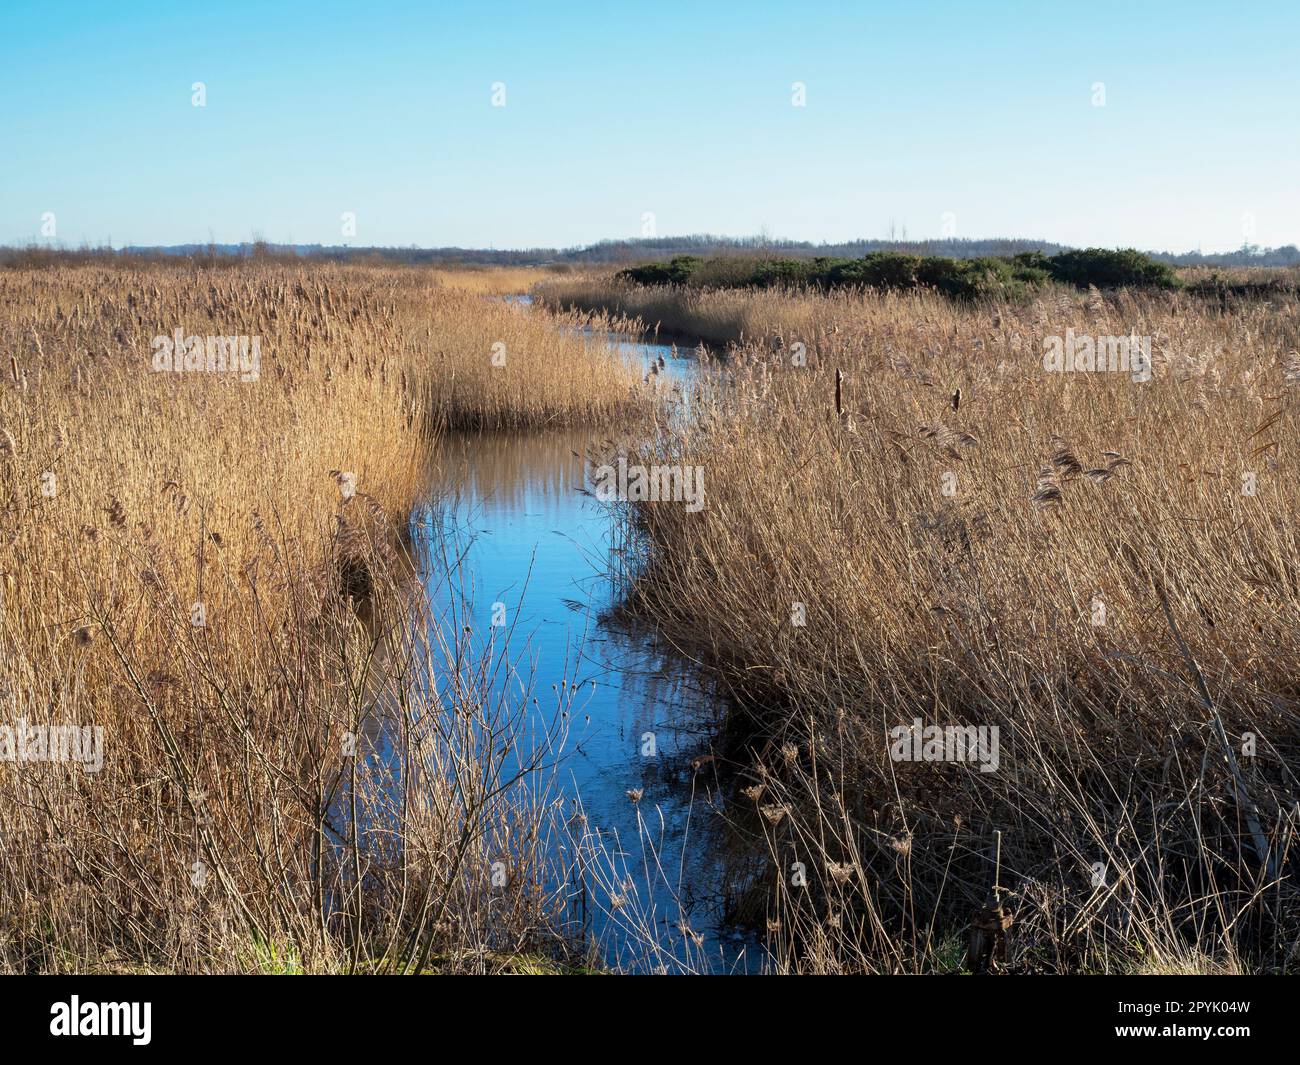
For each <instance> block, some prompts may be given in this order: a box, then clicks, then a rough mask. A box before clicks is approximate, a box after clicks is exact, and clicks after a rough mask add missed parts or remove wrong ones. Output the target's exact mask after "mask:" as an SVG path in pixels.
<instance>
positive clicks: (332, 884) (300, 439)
mask: <svg viewBox="0 0 1300 1065" xmlns="http://www.w3.org/2000/svg"><path fill="white" fill-rule="evenodd" d="M0 300H2V301H3V304H4V306H5V313H4V315H3V318H2V319H0V336H2V337H3V341H4V346H3V349H2V350H3V351H4V352H5V354H6V356H7V357H6V359H5V363H6V364H5V366H4V367H3V383H2V384H0V541H2V542H3V549H2V550H0V571H2V572H0V594H2V599H0V646H2V647H3V650H4V653H3V656H0V725H3V726H6V727H7V728H8V729H10V730H12V731H11V732H10V734H9V735H10V736H11V737H13V736H16V735H17V734H18V733H19V732H20V731H23V730H26V731H25V732H24V735H23V743H24V748H25V753H26V755H27V757H26V758H24V757H23V756H22V754H21V753H20V752H19V751H18V749H17V748H16V747H15V746H13V743H14V740H13V739H12V738H11V740H10V743H11V746H10V747H9V748H8V749H7V750H6V748H5V745H4V736H3V734H0V756H4V760H0V826H3V833H4V847H3V848H2V849H0V914H3V917H0V969H3V970H8V971H28V972H31V971H83V972H84V971H89V970H115V971H116V970H123V969H125V970H165V971H182V972H196V971H202V972H213V971H219V972H220V971H249V970H262V971H265V970H271V971H304V970H305V971H375V970H381V971H389V972H401V971H415V970H424V969H429V968H435V967H436V968H439V969H442V970H451V971H459V970H467V971H485V970H489V969H492V968H495V967H499V966H500V964H502V963H501V962H500V961H499V959H500V958H502V957H510V956H514V955H517V954H518V953H519V952H526V951H531V950H538V951H541V952H545V953H552V954H555V953H561V952H562V951H563V949H564V944H563V943H562V942H561V941H560V940H559V939H558V938H557V937H556V935H555V932H554V930H555V928H556V927H557V923H556V919H557V912H556V907H558V906H559V902H558V901H557V899H556V897H555V895H554V893H553V892H552V891H551V890H550V889H547V888H545V887H543V886H542V885H544V884H550V883H554V882H555V881H556V878H555V877H554V876H551V875H550V874H548V873H547V872H546V871H545V870H544V868H543V866H544V865H545V863H547V862H550V861H552V860H553V858H554V854H555V848H554V847H553V846H551V845H550V844H549V843H548V842H547V841H548V839H549V832H550V831H551V827H550V817H551V814H550V811H551V808H552V800H551V796H550V791H549V786H550V785H549V780H550V777H549V776H548V775H547V773H546V769H545V759H544V757H543V754H544V752H545V751H546V750H547V749H548V744H547V743H545V742H543V743H540V744H538V745H537V748H536V750H537V751H538V752H542V753H534V751H533V747H532V743H533V741H532V740H528V738H527V737H525V736H524V735H523V734H522V731H521V725H520V722H521V720H522V719H521V717H520V715H521V714H522V713H523V707H522V706H517V705H514V704H513V703H506V702H504V701H502V700H501V699H499V698H497V697H494V696H493V695H492V692H493V691H496V690H499V689H498V688H494V687H493V686H492V683H491V681H490V679H489V678H491V677H492V676H493V675H494V674H497V673H499V672H500V671H501V670H503V669H510V668H512V666H511V664H510V663H509V662H508V661H505V660H503V659H502V658H501V656H500V655H497V656H496V657H493V658H490V659H484V658H482V657H480V656H475V655H473V654H471V653H470V652H469V650H468V646H469V642H468V640H469V638H468V636H467V635H465V634H464V633H462V632H461V630H460V627H459V626H454V627H453V626H451V625H449V624H447V623H446V620H445V619H443V618H438V617H431V616H430V608H429V605H428V603H429V600H428V599H427V598H426V597H425V595H424V594H423V591H422V590H421V588H420V585H419V583H418V582H416V581H414V580H413V579H412V575H411V564H410V554H409V551H408V542H409V537H408V534H407V520H408V516H409V514H410V513H411V510H412V507H413V506H414V504H415V502H416V501H417V499H418V498H419V497H420V496H421V495H422V493H424V491H425V486H426V485H427V484H428V477H429V475H428V470H427V464H428V463H429V461H430V456H431V449H432V446H433V443H434V441H435V438H436V435H437V433H438V432H440V431H442V430H444V429H445V428H447V427H449V426H462V425H475V426H486V427H494V428H495V427H506V426H522V425H529V424H534V423H546V424H552V423H556V422H558V423H561V424H574V425H579V424H584V423H588V422H602V421H605V420H608V419H612V418H614V417H617V416H618V415H619V414H620V412H625V411H627V410H630V409H634V408H635V407H636V406H637V405H638V404H641V403H643V402H644V400H643V399H642V398H641V397H640V396H639V394H637V395H634V394H633V388H634V383H635V375H633V376H632V381H629V379H628V373H627V372H626V371H625V370H624V368H623V365H622V363H621V361H620V360H619V359H618V358H617V356H616V355H614V354H613V353H612V352H611V351H609V350H608V349H606V348H604V347H603V346H600V345H594V344H591V343H589V342H587V341H586V340H585V339H584V338H582V337H581V336H580V335H578V334H576V333H574V332H572V331H570V332H563V331H560V332H558V333H557V332H556V331H555V330H554V329H552V328H551V327H550V326H549V325H548V324H547V323H546V322H545V321H543V320H542V319H541V316H540V315H539V316H537V317H535V318H531V319H530V318H529V317H527V316H525V315H523V314H521V313H519V312H518V311H517V310H515V309H514V308H512V307H510V306H509V305H507V304H505V303H503V302H500V301H490V300H485V299H483V298H481V297H479V296H476V295H472V294H466V293H463V292H456V291H451V290H449V289H448V288H447V287H446V286H445V285H440V284H439V283H438V282H437V281H436V280H435V279H433V278H430V277H428V276H426V275H425V274H424V273H422V272H421V271H418V270H411V269H380V268H369V267H329V268H324V267H314V268H312V269H311V270H310V271H304V270H302V269H299V268H296V267H284V266H281V265H276V264H256V263H254V264H246V265H243V266H240V267H232V268H230V269H227V270H222V271H220V272H209V271H199V270H196V269H195V268H193V267H192V266H186V265H183V264H177V265H172V264H155V265H150V266H147V267H140V268H138V269H133V270H122V269H120V268H112V269H105V268H101V267H97V266H84V267H73V268H68V267H56V268H53V269H40V270H21V269H20V270H9V271H4V272H0ZM174 330H180V331H181V334H182V336H183V337H184V336H189V335H195V336H199V337H206V336H208V335H213V336H218V337H228V336H236V337H238V336H243V337H246V338H251V337H256V338H258V349H257V350H258V352H259V356H260V357H259V359H258V365H257V366H256V368H255V370H254V368H253V367H252V366H251V365H249V360H248V359H247V358H246V359H245V362H244V364H243V366H244V368H243V370H242V371H241V370H239V369H238V366H239V363H238V361H236V367H237V369H235V370H231V369H229V368H227V369H226V370H217V369H215V366H214V368H213V369H211V370H210V369H209V368H208V365H207V363H206V361H205V360H206V351H205V356H204V358H203V359H200V360H199V363H200V366H201V368H199V366H196V367H193V368H191V369H190V370H188V371H187V372H179V373H178V372H175V371H174V370H161V371H160V370H156V369H155V364H154V359H155V357H156V356H157V355H158V353H159V351H160V350H161V346H160V345H158V344H156V343H155V338H156V337H159V336H161V337H170V336H172V335H173V331H174ZM498 340H500V341H503V342H504V343H506V344H507V351H508V358H507V361H506V364H505V366H501V367H498V366H494V365H493V364H492V362H491V355H492V344H493V343H494V342H496V341H498ZM234 350H235V351H238V345H237V344H236V345H235V348H234ZM246 351H249V348H246ZM250 353H251V352H250ZM225 354H226V352H225V351H224V349H218V352H217V360H218V362H219V361H220V359H221V358H224V356H225ZM250 371H251V372H250ZM429 579H432V578H429ZM502 687H504V686H502ZM46 726H58V727H68V726H76V727H78V728H79V729H82V730H85V731H83V732H81V733H79V734H78V735H79V737H81V738H79V739H78V741H77V742H78V743H81V742H82V740H83V739H84V742H85V748H84V750H82V749H81V748H76V749H74V750H73V751H72V753H73V755H74V756H75V755H76V754H77V752H78V751H79V750H81V751H82V753H85V754H86V755H87V757H86V758H85V759H84V760H82V761H78V759H77V757H73V758H71V759H69V758H67V757H58V758H56V757H52V754H53V752H52V751H50V750H49V749H45V750H40V749H38V747H37V746H36V737H37V735H38V734H39V735H42V736H44V735H46V734H45V733H43V732H39V729H42V728H44V727H46ZM32 729H37V730H38V731H37V732H32V731H31V730H32ZM95 729H100V730H102V732H101V733H100V739H99V742H98V743H97V744H96V743H94V741H93V737H94V735H95V733H94V731H93V730H95ZM50 735H53V734H50ZM64 735H65V736H68V734H66V733H65V734H64ZM29 737H30V738H31V741H32V742H31V743H27V739H28V738H29ZM68 742H69V743H71V742H72V741H71V739H69V740H68ZM92 746H95V747H96V748H97V749H98V753H99V756H100V758H99V759H98V760H99V762H100V764H99V765H93V764H92V759H91V757H90V755H91V748H92ZM68 753H69V752H68V751H67V750H64V751H63V754H64V755H67V754H68Z"/></svg>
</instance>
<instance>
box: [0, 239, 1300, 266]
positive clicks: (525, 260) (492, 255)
mask: <svg viewBox="0 0 1300 1065" xmlns="http://www.w3.org/2000/svg"><path fill="white" fill-rule="evenodd" d="M1068 250H1070V249H1068V248H1067V247H1066V246H1065V245H1062V244H1053V243H1051V242H1049V241H1043V240H1018V239H1002V238H989V239H959V238H951V239H946V240H922V241H906V240H851V241H844V242H842V243H836V244H813V243H811V242H809V241H797V240H770V239H768V238H765V237H742V238H735V237H719V236H712V235H709V234H696V235H692V236H684V237H640V238H634V239H627V240H604V241H600V242H599V243H596V244H587V245H584V246H581V247H575V248H516V249H508V250H500V251H498V250H496V249H489V248H448V247H444V248H416V247H407V248H392V247H389V248H379V247H360V248H359V247H351V246H347V245H323V244H274V243H270V242H268V241H247V242H244V243H240V244H216V243H208V244H173V245H167V246H143V245H132V246H128V247H126V248H122V249H113V248H91V247H82V248H79V249H75V250H74V249H63V248H53V247H51V246H49V245H29V246H27V247H11V248H0V264H2V265H11V266H12V265H24V264H26V265H31V264H35V263H38V262H54V261H59V262H73V261H101V262H102V261H107V260H115V259H127V260H133V261H134V260H149V261H156V260H162V259H174V258H184V259H190V260H197V261H200V262H203V261H206V262H209V263H216V262H217V261H218V260H241V259H258V258H262V259H275V260H292V259H308V260H322V261H327V262H344V261H348V262H352V261H361V262H383V263H405V264H411V265H436V266H554V267H557V268H563V267H564V266H566V265H568V266H575V267H576V266H606V265H620V264H622V265H627V264H632V263H645V262H667V261H669V260H671V259H675V258H678V257H680V256H683V255H689V256H697V257H701V258H727V257H739V258H745V259H752V258H753V257H755V256H761V257H764V258H769V259H806V260H815V259H860V258H862V257H864V256H867V255H871V254H873V253H876V252H893V253H896V254H900V255H911V256H917V257H920V258H945V259H1003V260H1009V259H1013V258H1014V257H1016V256H1018V255H1021V254H1024V253H1029V252H1037V253H1039V254H1040V255H1042V256H1044V257H1053V256H1056V255H1058V254H1060V253H1062V252H1065V251H1068ZM1149 258H1151V259H1153V260H1156V261H1158V262H1162V263H1168V264H1171V265H1175V266H1296V265H1300V250H1298V249H1297V248H1296V247H1295V246H1294V245H1287V246H1286V247H1282V248H1255V247H1251V246H1247V247H1244V248H1242V249H1240V250H1239V251H1234V252H1226V253H1223V254H1217V255H1202V254H1200V253H1199V252H1189V253H1185V254H1175V253H1172V252H1152V253H1149Z"/></svg>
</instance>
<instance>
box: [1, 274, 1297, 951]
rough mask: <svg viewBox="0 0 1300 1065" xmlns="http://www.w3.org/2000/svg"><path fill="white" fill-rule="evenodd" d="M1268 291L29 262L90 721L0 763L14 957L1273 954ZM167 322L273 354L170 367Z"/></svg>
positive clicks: (55, 540) (16, 398)
mask: <svg viewBox="0 0 1300 1065" xmlns="http://www.w3.org/2000/svg"><path fill="white" fill-rule="evenodd" d="M526 290H531V291H532V292H533V293H534V294H535V299H534V300H533V301H532V304H531V305H529V304H528V303H527V301H519V300H514V301H507V300H502V299H500V298H499V297H500V296H502V295H506V294H512V293H515V294H517V293H520V292H522V291H526ZM1268 292H1269V295H1268V297H1267V298H1260V299H1248V300H1239V301H1231V302H1228V303H1224V302H1223V301H1209V300H1206V299H1203V298H1201V297H1200V296H1198V295H1197V294H1196V293H1195V292H1192V291H1187V290H1184V289H1182V288H1180V287H1177V286H1175V287H1165V286H1161V287H1158V288H1153V289H1146V288H1143V287H1141V286H1125V287H1117V288H1112V289H1106V290H1102V289H1097V288H1093V289H1086V288H1082V289H1081V288H1078V287H1071V286H1068V285H1063V284H1057V283H1055V282H1051V281H1045V282H1043V283H1042V285H1041V287H1039V288H1038V289H1036V290H1034V291H1032V292H1020V291H1018V292H1016V293H1014V294H1013V295H1008V294H1001V295H998V294H994V295H988V294H985V295H983V296H981V297H980V298H978V299H954V298H951V297H948V296H944V295H943V294H941V293H939V292H936V291H933V290H931V289H928V288H925V287H920V288H917V289H915V290H913V289H908V290H905V291H900V290H897V289H895V288H888V287H886V288H872V287H870V286H860V287H854V288H849V289H840V290H835V291H823V290H820V289H817V288H815V287H807V286H799V285H792V286H775V287H773V286H768V287H762V288H744V287H741V288H727V289H710V288H704V289H700V288H691V287H689V286H667V287H665V286H661V285H653V286H646V285H639V284H636V283H634V282H630V281H628V280H627V279H619V278H616V277H614V276H613V274H612V272H610V271H604V272H594V273H592V274H591V275H570V276H556V275H554V274H551V273H549V272H546V271H504V272H499V273H496V272H493V271H434V270H429V269H426V268H422V267H397V266H383V265H373V264H365V265H362V264H348V265H340V264H327V263H311V264H301V263H279V262H269V261H268V262H248V261H241V262H234V263H230V264H223V265H217V266H211V265H209V266H208V267H207V268H199V267H197V266H196V265H195V264H194V263H193V262H189V261H184V260H183V261H179V262H174V263H166V262H153V263H134V264H115V265H104V264H96V263H73V262H69V263H52V264H46V265H43V266H19V267H11V268H8V269H5V270H3V271H0V296H3V298H4V303H5V306H6V308H7V310H6V314H5V316H4V319H3V323H2V324H0V329H2V331H3V332H2V335H3V339H4V341H5V344H6V350H7V351H9V352H11V353H12V355H11V358H10V360H9V365H8V367H7V368H6V372H5V381H4V387H3V389H0V428H2V429H3V435H0V475H2V476H3V488H4V493H5V495H4V510H3V514H0V534H2V535H3V538H4V542H5V544H6V554H5V561H4V562H3V564H2V565H3V571H4V572H3V577H2V579H3V586H4V587H3V591H4V600H3V605H4V610H3V613H0V634H2V635H3V638H4V643H5V647H6V648H7V649H8V650H9V653H8V654H6V656H5V657H4V660H3V662H0V669H3V671H4V677H3V679H4V682H5V684H4V688H3V690H4V691H6V692H12V693H15V694H16V696H17V698H16V699H15V700H14V701H12V702H11V703H10V708H11V709H13V708H14V707H17V706H22V707H23V708H24V712H25V717H26V719H28V720H29V721H30V723H31V724H32V725H35V726H49V727H61V726H75V727H80V728H83V729H84V728H92V729H102V730H103V732H102V735H103V737H104V739H103V766H102V769H101V770H100V771H99V772H96V773H93V774H92V773H82V772H80V771H76V770H75V769H70V767H68V766H65V765H59V764H51V763H35V762H27V763H22V764H13V765H8V764H6V765H4V766H3V767H0V768H3V770H4V772H3V773H0V811H3V821H4V824H5V826H6V838H7V839H8V840H10V846H9V847H8V849H7V852H6V853H7V860H6V863H5V865H4V866H3V868H2V869H0V900H2V901H3V903H4V907H3V908H4V911H5V913H6V914H7V915H8V916H7V917H6V924H5V926H4V929H3V933H2V934H0V961H2V963H3V965H4V967H5V968H6V969H10V970H14V971H86V970H88V969H98V970H108V971H123V970H130V971H139V970H142V969H145V970H165V971H182V972H225V971H321V972H416V971H442V972H490V971H502V970H513V971H534V970H535V969H537V968H543V969H559V970H571V969H587V968H592V967H596V968H612V969H614V970H622V971H774V972H916V971H920V972H947V971H984V970H986V969H993V970H1001V971H1012V972H1080V971H1086V972H1092V971H1119V970H1122V971H1134V970H1136V971H1170V970H1178V971H1204V970H1214V971H1222V970H1225V969H1226V970H1254V969H1285V968H1288V967H1290V966H1292V965H1293V959H1292V957H1291V950H1290V945H1291V944H1292V943H1294V941H1295V939H1296V936H1297V935H1300V928H1297V927H1295V914H1296V913H1297V912H1300V907H1297V906H1296V902H1297V901H1298V900H1296V898H1295V894H1294V880H1293V876H1294V872H1295V870H1294V863H1295V860H1296V858H1295V854H1294V849H1293V847H1292V843H1293V834H1294V831H1295V828H1296V824H1295V810H1296V808H1297V806H1296V803H1297V800H1300V794H1298V793H1297V791H1296V787H1295V780H1294V776H1293V774H1292V771H1291V769H1290V768H1289V766H1291V765H1293V764H1294V760H1295V756H1296V754H1297V748H1300V742H1298V741H1300V726H1298V725H1297V715H1296V702H1295V693H1294V691H1293V683H1292V681H1291V680H1290V677H1291V675H1292V673H1293V672H1294V670H1293V667H1294V665H1295V663H1296V661H1297V657H1296V652H1297V650H1300V647H1297V643H1296V640H1297V637H1296V635H1295V634H1296V628H1295V626H1294V625H1292V624H1290V622H1289V621H1288V619H1289V618H1292V617H1293V616H1294V613H1295V610H1296V606H1297V601H1296V582H1295V581H1294V580H1293V579H1292V576H1293V574H1292V571H1293V569H1294V565H1293V561H1294V558H1295V556H1296V553H1297V543H1296V525H1295V516H1296V503H1297V499H1296V491H1297V490H1296V487H1295V480H1294V478H1292V477H1290V476H1289V475H1287V473H1286V471H1287V470H1288V469H1289V468H1290V466H1291V463H1293V461H1294V454H1293V452H1294V447H1295V440H1296V438H1297V437H1296V432H1295V428H1296V426H1295V425H1294V421H1295V417H1296V410H1295V399H1294V384H1295V379H1296V368H1295V365H1293V364H1295V363H1296V360H1297V358H1300V357H1298V356H1296V354H1295V352H1296V350H1297V348H1300V336H1298V334H1300V304H1298V302H1297V300H1296V299H1295V297H1294V289H1293V288H1292V289H1288V288H1286V287H1285V286H1281V287H1276V286H1273V287H1270V288H1269V289H1268ZM622 315H632V316H633V319H628V318H623V317H618V316H622ZM656 327H659V329H660V331H661V332H673V333H678V334H682V333H687V334H694V335H696V336H699V337H703V338H706V339H707V341H708V342H709V343H710V344H711V345H712V346H713V348H714V350H715V351H720V352H723V353H724V354H725V361H723V362H721V363H719V362H716V361H714V360H713V359H707V358H706V359H704V360H702V361H701V360H697V359H696V358H693V357H691V356H690V355H689V348H687V347H686V346H684V345H683V346H681V347H674V346H673V345H656V344H655V343H654V339H655V335H656V334H655V331H656ZM178 329H180V330H182V331H183V333H184V335H186V336H189V335H194V336H196V337H207V336H212V337H218V338H228V337H239V336H246V337H259V338H260V345H259V355H260V363H259V367H258V375H257V379H256V380H247V381H241V380H240V379H239V375H238V374H230V373H225V374H216V373H213V374H209V373H181V374H177V373H175V372H170V373H161V372H155V370H154V367H153V359H154V354H155V349H154V347H153V346H152V345H153V341H154V339H155V338H157V337H160V336H161V337H164V338H165V337H168V336H175V335H176V330H178ZM629 330H633V331H634V332H629ZM1063 336H1076V337H1078V336H1105V337H1130V336H1136V337H1142V338H1150V349H1151V350H1150V353H1149V359H1148V358H1147V353H1146V351H1145V349H1144V352H1143V355H1144V361H1143V369H1144V373H1143V374H1142V375H1141V376H1142V377H1143V378H1145V379H1144V380H1135V379H1134V375H1132V374H1127V373H1114V374H1109V373H1108V374H1100V373H1083V374H1070V373H1049V372H1046V371H1045V370H1044V368H1043V352H1044V350H1045V349H1044V344H1045V342H1046V341H1047V338H1050V337H1063ZM796 345H797V350H799V351H800V353H801V354H802V356H803V357H802V358H801V359H800V360H798V361H796V360H793V359H791V358H790V357H789V353H790V351H791V350H795V346H796ZM724 349H725V350H724ZM178 441H179V442H184V441H202V442H203V446H202V447H189V446H178ZM620 462H621V463H622V465H621V466H620ZM620 469H622V470H626V471H627V474H626V477H627V480H626V481H622V480H620V476H621V475H620V473H619V471H620ZM634 469H644V470H645V471H646V479H645V482H644V486H645V489H646V491H645V492H640V491H632V490H631V487H632V480H633V478H632V471H633V470H634ZM688 470H689V471H691V480H690V484H689V486H688V484H687V481H686V471H688ZM663 471H669V472H670V474H671V475H669V476H666V477H665V476H662V474H663ZM697 471H698V472H697ZM611 475H612V479H611ZM652 483H653V484H654V485H655V486H656V489H657V490H656V492H655V493H652V492H651V491H650V487H651V484H652ZM51 485H52V486H55V489H54V491H52V492H51V491H47V490H45V488H46V486H51ZM705 485H707V491H703V490H702V489H703V488H704V486H705ZM1247 485H1249V486H1250V491H1246V486H1247ZM655 494H657V495H659V496H660V498H659V499H655V498H653V497H652V496H653V495H655ZM665 495H666V497H667V498H663V497H664V496H665ZM642 496H644V498H641V497H642ZM602 497H607V498H602ZM697 504H698V505H697ZM196 606H197V607H198V608H199V609H198V610H196ZM196 618H197V619H200V623H197V624H196V622H195V619H196ZM29 708H31V709H29ZM16 716H17V711H16V710H14V713H11V714H8V715H7V718H12V717H16ZM918 722H920V730H921V731H922V732H924V730H926V729H939V730H942V734H943V735H947V734H948V730H957V731H959V732H960V734H961V735H975V736H977V737H979V736H986V735H987V736H989V737H990V740H989V745H987V746H986V747H985V748H981V747H980V746H979V744H978V743H977V744H976V746H975V750H976V753H977V754H978V753H979V751H980V750H985V752H986V753H988V754H991V753H992V750H993V748H992V746H991V744H992V742H993V741H992V739H991V737H996V738H997V742H996V750H997V757H996V759H993V758H992V757H985V758H979V757H976V758H965V759H961V758H955V757H954V758H948V757H935V758H929V757H925V756H924V750H923V751H922V757H895V756H894V755H893V754H892V753H891V748H895V749H896V748H897V747H898V746H899V745H898V744H897V743H896V742H895V740H894V739H893V736H895V735H896V733H895V732H894V730H897V729H900V728H902V729H908V728H915V726H916V724H917V723H918ZM980 730H984V731H980ZM954 734H955V733H954ZM1247 737H1250V738H1251V740H1250V742H1247ZM939 753H940V754H941V755H942V754H943V752H939ZM128 856H129V857H128ZM987 929H993V930H994V931H993V932H992V934H985V933H984V931H982V930H987Z"/></svg>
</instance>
